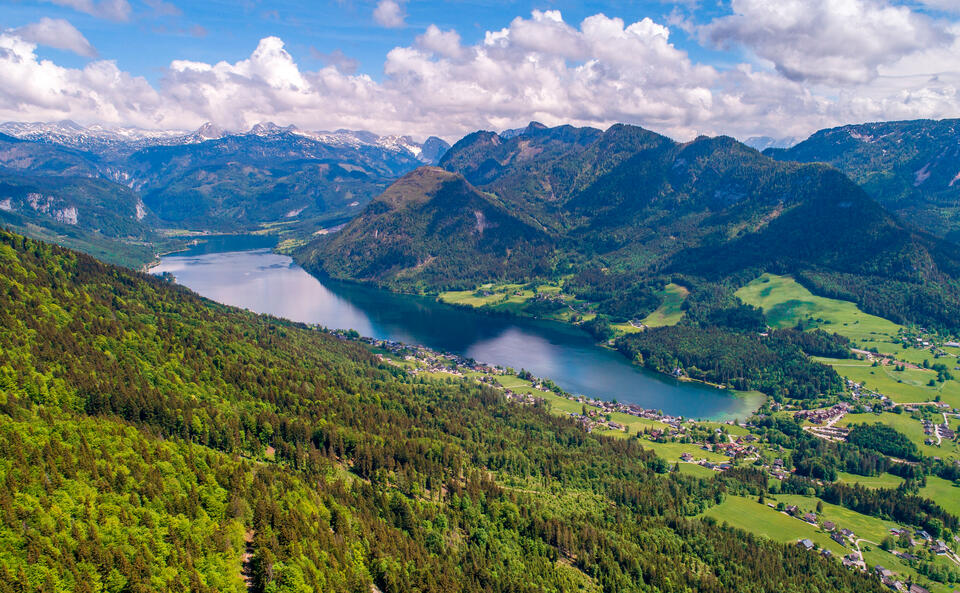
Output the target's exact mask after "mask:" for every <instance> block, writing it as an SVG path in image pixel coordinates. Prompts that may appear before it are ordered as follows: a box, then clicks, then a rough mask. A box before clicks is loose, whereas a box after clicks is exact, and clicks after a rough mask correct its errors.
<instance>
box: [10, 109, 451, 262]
mask: <svg viewBox="0 0 960 593" xmlns="http://www.w3.org/2000/svg"><path fill="white" fill-rule="evenodd" d="M0 132H5V133H0V172H2V173H3V174H4V175H5V177H4V179H5V180H6V181H7V182H9V183H10V184H11V187H17V188H19V189H17V190H16V191H14V192H13V193H11V194H10V195H7V196H4V197H0V203H2V204H4V205H5V206H4V208H3V211H4V212H6V214H5V215H3V216H4V220H6V221H7V222H8V224H12V225H14V226H15V227H16V228H17V229H18V230H20V231H22V232H27V233H32V234H34V235H35V236H42V237H43V238H46V239H54V240H56V238H57V237H59V236H63V237H65V238H64V240H65V241H66V242H67V243H68V244H69V245H71V246H73V247H77V248H80V249H89V250H90V251H91V252H95V253H97V255H98V256H101V257H107V258H108V259H110V260H111V261H124V263H127V262H130V261H133V262H136V263H138V264H142V263H145V262H146V261H149V260H150V259H152V257H153V251H154V250H153V249H150V248H149V246H144V245H141V244H140V243H144V242H149V241H150V240H151V239H150V237H149V234H150V233H149V232H147V231H148V230H153V229H157V228H187V229H190V230H205V231H224V232H245V231H250V230H259V229H261V228H262V225H265V224H269V225H273V226H274V227H275V228H276V229H280V230H282V231H283V232H285V233H287V235H289V236H290V237H295V238H299V237H309V236H310V234H311V233H313V232H314V231H316V230H317V228H318V227H323V226H331V225H334V224H337V223H339V222H343V221H345V220H348V219H349V218H350V217H352V216H353V215H354V214H355V213H356V212H358V211H359V209H360V207H362V206H363V205H365V204H366V203H367V202H369V201H370V200H371V199H372V198H373V196H375V195H377V194H379V193H380V192H381V191H383V190H384V189H385V188H386V187H387V186H388V185H389V184H390V183H391V182H392V181H394V180H395V179H397V178H398V177H400V176H401V175H403V174H405V173H407V172H409V171H411V170H412V169H414V168H416V167H417V166H420V165H422V164H424V163H427V164H432V163H435V162H436V161H437V160H438V159H439V158H440V157H441V156H442V155H443V154H444V152H446V150H447V149H448V148H449V145H447V144H446V143H445V142H444V141H443V140H441V139H439V138H435V137H431V138H428V139H427V140H426V141H425V142H424V143H423V144H420V143H417V142H415V141H414V140H413V139H412V138H410V137H409V136H378V135H376V134H373V133H371V132H362V131H350V130H337V131H336V132H305V131H301V130H298V129H297V128H296V127H294V126H279V125H277V124H274V123H272V122H262V123H258V124H256V125H255V126H253V127H252V128H251V129H250V130H249V131H247V132H245V133H233V132H228V131H226V130H224V129H222V128H220V127H218V126H216V125H215V124H212V123H206V124H204V125H203V126H201V127H200V128H199V129H198V130H196V131H195V132H192V133H185V132H160V131H151V130H139V129H134V128H118V129H107V128H103V127H98V126H91V127H83V126H79V125H77V124H76V123H74V122H70V121H64V122H57V123H16V122H7V123H5V124H2V125H0ZM24 176H26V177H24ZM41 177H44V178H46V177H49V178H50V179H40V178H41ZM28 178H29V179H28ZM54 178H57V179H54ZM67 178H70V179H69V180H67ZM30 184H33V185H32V186H31V185H30ZM33 186H36V187H35V188H34V189H30V187H33ZM40 186H42V188H41V187H40ZM81 186H82V189H78V188H80V187H81ZM58 188H59V193H58V191H54V190H57V189H58ZM40 189H42V190H43V191H42V192H41V191H40ZM11 191H13V190H11ZM44 192H46V193H44ZM71 192H72V193H71ZM29 193H43V195H45V196H48V197H50V199H51V200H55V201H56V200H59V201H58V202H56V204H54V203H53V202H51V205H49V206H44V207H43V208H34V207H32V206H29V207H28V206H25V204H26V203H27V202H24V199H25V198H24V197H23V196H25V195H26V194H29ZM68 193H71V195H72V196H73V197H72V198H69V196H67V194H68ZM94 196H96V197H97V200H93V199H92V197H94ZM6 198H9V200H8V201H3V200H5V199H6ZM68 198H69V199H68ZM71 200H72V201H71ZM74 202H76V203H74ZM74 210H76V211H77V216H73V215H72V213H73V212H74ZM61 211H62V212H65V213H67V214H68V215H61V214H58V213H60V212H61ZM11 212H17V213H18V214H17V216H18V218H16V219H13V218H11V217H13V216H14V215H12V214H10V213H11ZM51 213H52V214H51ZM58 218H60V219H62V220H58ZM107 219H111V220H107ZM121 219H122V220H123V221H127V222H129V221H131V220H132V221H134V222H135V223H137V224H136V225H134V226H133V227H131V226H130V225H129V224H125V223H124V224H121V222H122V220H121ZM34 223H36V224H39V225H40V227H41V228H42V229H45V230H43V232H39V231H36V232H35V231H34V230H32V228H33V227H31V226H29V225H30V224H34ZM64 224H66V225H67V226H68V227H69V228H66V229H65V228H64V226H63V225H64ZM53 227H56V228H53ZM65 231H66V232H65ZM89 232H92V233H94V235H93V236H91V237H90V239H91V240H92V241H93V243H102V242H106V243H109V242H110V241H111V240H112V239H111V238H113V239H118V238H131V239H135V241H136V242H137V243H131V242H126V241H119V242H115V244H114V245H113V248H110V247H109V246H108V245H106V243H105V244H102V245H98V246H97V247H96V248H94V247H92V246H91V243H90V242H84V241H73V242H70V241H69V240H68V238H67V235H69V236H79V235H81V234H84V233H89ZM131 250H133V251H135V252H136V253H129V254H127V255H130V256H131V257H130V258H127V257H126V256H125V255H124V252H125V251H131Z"/></svg>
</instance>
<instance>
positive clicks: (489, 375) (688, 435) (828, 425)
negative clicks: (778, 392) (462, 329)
mask: <svg viewBox="0 0 960 593" xmlns="http://www.w3.org/2000/svg"><path fill="white" fill-rule="evenodd" d="M332 333H333V334H334V335H337V336H339V337H341V338H343V339H349V340H355V341H359V342H362V343H365V344H367V345H369V346H371V347H372V348H373V349H374V352H375V353H377V356H378V357H379V358H380V359H381V360H384V361H387V362H390V363H393V364H403V366H405V367H406V368H407V370H408V371H409V372H411V373H412V374H420V373H425V374H431V375H437V374H447V375H450V376H451V377H461V378H466V377H473V378H474V379H475V380H477V381H478V382H480V383H483V384H486V385H490V386H491V387H494V388H497V389H500V390H501V391H502V392H503V393H504V396H505V397H506V398H507V399H509V400H512V401H516V402H519V403H523V404H528V405H535V404H543V403H545V402H547V401H548V397H547V396H546V395H547V394H551V395H552V396H554V397H563V398H566V399H569V400H571V401H573V402H576V403H579V404H581V411H580V412H575V411H568V412H566V413H567V414H568V415H569V416H571V417H572V418H574V419H575V420H576V421H577V422H578V423H579V424H580V425H581V426H582V427H583V429H584V430H586V431H588V432H592V431H594V430H597V429H600V430H615V431H627V432H628V431H629V427H628V426H626V425H625V424H622V423H619V422H615V421H613V420H611V419H610V416H611V414H614V413H620V414H627V415H629V416H633V417H636V418H640V419H645V420H650V421H654V422H657V423H660V424H661V425H662V427H658V428H646V429H644V432H643V436H645V437H647V438H649V439H650V440H651V441H652V443H651V444H653V442H666V440H667V439H671V440H682V441H684V442H688V443H690V444H692V445H694V446H696V447H698V448H699V449H701V450H703V451H705V452H710V453H713V454H719V455H722V456H726V457H729V459H730V461H728V462H718V461H710V460H708V459H696V458H695V456H694V454H692V453H690V452H684V453H682V454H681V455H680V460H679V462H680V463H689V464H694V465H699V466H701V467H703V468H705V469H707V470H712V471H715V472H723V471H726V470H728V469H730V468H732V467H734V464H735V463H737V462H750V461H753V462H755V465H758V466H759V467H762V468H763V469H764V470H765V471H767V473H768V474H769V475H770V476H771V477H773V478H776V479H778V480H783V479H785V478H787V477H788V475H789V473H790V471H791V470H789V469H787V468H786V467H785V463H784V460H783V459H780V458H776V459H773V461H772V462H771V463H767V461H766V460H765V459H764V456H763V454H762V451H761V447H760V445H761V444H760V442H759V439H758V438H757V437H756V436H755V435H754V434H751V433H749V432H748V431H749V429H750V428H751V424H750V422H746V423H743V424H739V423H738V422H736V421H732V420H731V421H727V422H725V423H723V424H726V425H729V426H731V427H732V426H734V425H736V426H739V427H741V428H743V429H746V431H745V432H746V434H739V435H736V436H735V435H733V434H731V433H729V432H728V431H727V430H725V429H722V428H719V427H716V428H713V427H715V425H716V424H718V423H716V422H710V423H698V422H697V421H696V420H693V419H685V418H683V417H681V416H672V415H670V414H665V413H663V411H662V410H651V409H645V408H643V407H641V406H638V405H635V404H624V403H618V402H610V401H603V400H597V399H592V398H588V397H585V396H583V395H572V394H569V393H566V392H564V391H563V390H562V389H560V388H559V387H557V386H556V385H555V384H553V382H552V381H550V380H548V379H540V378H538V377H535V376H533V375H531V374H530V373H529V372H526V371H522V370H521V371H519V372H517V371H515V370H514V369H511V368H506V367H502V366H499V365H488V364H484V363H481V362H478V361H476V360H473V359H469V358H466V357H463V356H459V355H456V354H451V353H444V352H437V351H435V350H432V349H430V348H426V347H423V346H412V345H409V344H404V343H401V342H395V341H391V340H378V339H374V338H367V337H360V336H359V334H357V333H356V332H352V331H351V332H345V331H342V330H336V331H333V332H332ZM378 350H379V351H381V352H377V351H378ZM506 377H512V378H515V379H519V380H520V383H518V384H517V385H515V386H514V388H510V387H506V386H505V385H504V384H503V380H504V379H505V378H506ZM510 383H513V381H510ZM520 385H523V387H524V388H527V389H529V391H519V389H520V388H521V387H520ZM848 387H849V390H850V394H851V399H852V403H851V402H846V401H844V402H840V403H837V404H835V405H833V406H830V407H826V408H820V409H808V410H797V411H795V412H794V413H793V416H794V418H795V419H796V420H797V421H799V422H802V423H803V424H804V430H807V431H809V432H810V433H811V434H813V435H815V436H817V437H819V438H822V439H826V440H834V441H839V440H844V439H845V438H846V435H847V433H848V432H849V429H847V428H844V427H840V426H835V425H836V423H837V422H838V421H839V420H841V419H842V418H843V417H844V416H845V415H846V414H848V413H853V412H855V411H857V409H858V408H859V409H861V410H862V409H863V408H865V407H866V408H867V409H871V410H874V409H876V410H884V411H889V410H891V409H893V408H895V407H896V406H898V405H901V404H896V403H894V402H893V401H891V400H890V398H888V397H886V396H884V395H882V394H880V393H877V392H874V391H870V390H867V389H865V388H863V386H862V385H860V384H857V383H854V382H852V381H848ZM536 391H539V392H542V393H544V396H539V395H537V394H536V393H535V392H536ZM921 405H934V406H936V407H937V411H938V412H939V413H942V414H943V418H944V424H942V425H941V424H932V423H931V422H930V421H928V420H925V421H924V430H925V432H926V434H928V435H930V439H929V440H928V444H932V443H934V442H936V443H939V442H940V441H941V440H948V439H954V438H956V435H955V434H954V431H952V430H951V429H950V428H949V426H948V425H947V421H946V417H947V416H948V415H955V416H957V417H960V410H956V409H950V406H949V405H947V404H945V403H941V402H930V403H929V404H911V405H903V410H904V411H906V412H915V411H917V409H918V406H921ZM771 407H772V409H773V411H776V412H779V411H784V412H789V411H790V408H791V406H790V405H782V404H777V403H773V404H772V405H771ZM701 424H704V425H709V426H710V427H712V428H713V429H712V430H704V427H702V426H700V425H701ZM738 432H739V431H738ZM705 434H709V435H710V436H709V437H708V438H704V436H703V435H705ZM694 435H696V436H694ZM637 436H640V435H637ZM654 448H655V447H654ZM766 504H767V506H768V507H770V508H773V509H775V510H777V511H779V512H781V513H783V514H785V515H787V516H790V517H793V518H795V519H797V520H798V521H802V522H804V523H807V524H810V525H812V526H814V527H819V528H820V529H822V530H823V531H824V532H825V533H826V534H828V535H829V537H830V539H832V540H833V541H835V542H836V543H838V544H839V545H841V546H844V547H845V548H848V549H850V553H849V554H846V555H845V556H843V558H842V559H841V560H842V562H843V565H844V566H846V567H849V568H851V569H855V570H863V571H869V570H872V571H873V572H874V573H875V574H876V576H877V578H878V579H880V580H881V582H883V583H884V584H885V585H887V586H888V587H889V588H890V589H891V590H895V591H904V592H907V593H927V589H925V588H923V587H921V586H920V585H917V584H914V583H905V582H903V581H902V580H899V579H898V578H897V577H898V575H897V574H896V573H894V572H892V571H890V570H888V569H886V568H884V567H883V566H874V567H872V568H870V567H868V566H867V564H866V562H865V561H864V558H863V553H862V552H861V550H860V543H861V542H866V543H871V544H875V545H876V542H868V541H867V540H865V539H863V538H859V537H858V536H857V534H856V533H855V532H854V531H853V530H851V529H848V528H844V527H841V526H840V525H837V524H836V523H835V522H833V521H828V520H824V519H823V518H822V517H820V516H818V514H817V513H812V512H803V511H802V510H801V509H799V508H798V507H797V506H796V505H784V504H783V503H779V504H777V505H774V504H772V503H770V502H768V503H766ZM890 535H891V536H892V537H898V538H901V539H903V538H907V539H909V541H910V543H911V545H912V546H919V547H921V548H925V549H927V550H928V551H929V552H930V553H931V554H935V555H938V556H945V557H947V558H948V559H950V560H951V561H952V562H954V563H956V564H957V565H958V566H960V556H958V555H957V553H956V552H955V551H954V550H952V549H951V548H950V547H949V546H948V545H947V543H946V542H944V541H942V540H936V539H934V538H933V537H932V536H931V535H930V534H928V533H927V532H925V531H923V530H919V529H918V530H907V529H905V528H892V529H890ZM797 545H798V546H801V547H803V548H805V549H807V550H811V551H814V550H817V549H819V553H821V554H823V555H824V556H828V557H829V556H832V552H831V551H830V550H828V549H826V548H822V549H820V548H819V546H818V545H817V544H815V543H814V542H813V541H812V540H810V539H808V538H805V539H800V540H798V541H797ZM892 553H893V554H894V555H896V556H898V557H900V559H901V560H904V561H910V560H911V554H909V553H907V552H899V551H896V550H893V551H892Z"/></svg>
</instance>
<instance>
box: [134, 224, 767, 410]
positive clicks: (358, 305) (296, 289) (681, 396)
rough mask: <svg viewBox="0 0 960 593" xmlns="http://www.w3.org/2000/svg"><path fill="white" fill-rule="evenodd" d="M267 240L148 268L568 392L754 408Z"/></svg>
mask: <svg viewBox="0 0 960 593" xmlns="http://www.w3.org/2000/svg"><path fill="white" fill-rule="evenodd" d="M264 245H266V243H263V244H261V245H257V244H255V243H254V244H253V245H251V243H250V241H249V240H244V241H238V242H231V240H229V239H220V240H214V241H210V242H208V243H205V244H201V245H199V246H196V247H194V248H191V250H189V251H186V252H181V253H177V254H173V255H169V256H166V257H164V258H162V260H161V263H160V265H159V266H157V267H155V268H154V269H153V270H152V271H153V272H154V273H162V272H170V273H171V274H173V275H174V276H175V277H176V279H177V282H178V283H180V284H182V285H184V286H187V287H189V288H190V289H192V290H194V291H195V292H197V293H199V294H201V295H203V296H205V297H207V298H210V299H212V300H215V301H218V302H221V303H224V304H227V305H233V306H237V307H242V308H245V309H249V310H251V311H255V312H258V313H269V314H271V315H275V316H278V317H284V318H287V319H291V320H293V321H300V322H304V323H317V324H320V325H323V326H326V327H329V328H336V329H355V330H357V331H358V332H360V334H361V335H365V336H371V337H374V338H378V339H388V340H396V341H400V342H405V343H409V344H418V345H422V346H426V347H428V348H432V349H435V350H441V351H445V352H452V353H456V354H460V355H463V356H467V357H471V358H474V359H476V360H478V361H481V362H485V363H488V364H498V365H503V366H509V367H513V368H515V369H517V370H519V369H521V368H524V369H527V370H529V371H530V372H532V373H533V374H535V375H538V376H541V377H549V378H550V379H552V380H553V381H554V382H556V383H557V385H559V386H561V387H562V388H564V389H566V390H567V391H569V392H571V393H577V394H583V395H587V396H590V397H595V398H599V399H605V400H616V401H619V402H624V403H635V404H638V405H641V406H643V407H645V408H652V409H660V410H663V411H664V412H666V413H668V414H674V415H682V416H684V417H689V418H702V419H718V420H722V419H730V418H733V417H741V418H743V417H745V416H746V415H748V414H749V412H750V410H749V408H750V405H751V402H750V401H749V400H746V399H743V398H738V397H735V396H734V395H732V394H731V393H730V392H728V391H725V390H720V389H714V388H711V387H707V386H704V385H700V384H696V383H689V382H680V381H676V380H673V379H672V378H669V377H665V376H662V375H659V374H657V373H651V372H649V371H646V370H644V369H641V368H639V367H637V366H636V365H633V364H631V363H630V361H628V360H627V359H626V358H624V357H623V356H621V355H620V354H618V353H617V352H614V351H612V350H609V349H607V348H603V347H601V346H598V345H596V344H595V343H594V342H593V339H592V338H591V337H590V336H589V335H588V334H586V333H585V332H583V331H581V330H580V329H578V328H576V327H572V326H568V325H564V324H561V323H555V322H547V321H538V320H532V319H521V318H515V317H500V316H491V315H487V314H484V313H480V312H476V311H471V310H464V309H461V308H455V307H451V306H448V305H444V304H442V303H438V302H436V301H435V300H433V299H429V298H424V297H414V296H409V295H398V294H393V293H390V292H387V291H382V290H377V289H374V288H370V287H365V286H358V285H354V284H347V283H341V282H334V281H330V280H323V281H321V280H318V279H317V278H315V277H314V276H311V275H310V274H308V273H307V272H306V271H304V270H303V269H302V268H300V267H299V266H298V265H296V264H295V263H294V262H293V260H292V259H291V258H289V257H287V256H285V255H278V254H276V253H272V252H271V251H270V249H269V247H265V246H264ZM251 246H254V247H261V248H257V249H249V247H251ZM241 248H242V249H241ZM752 403H753V405H756V402H755V401H754V402H752Z"/></svg>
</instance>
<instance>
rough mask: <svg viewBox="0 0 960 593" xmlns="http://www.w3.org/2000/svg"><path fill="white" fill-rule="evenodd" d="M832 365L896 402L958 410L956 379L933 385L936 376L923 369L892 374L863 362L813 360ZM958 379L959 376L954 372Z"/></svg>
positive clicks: (959, 390) (959, 391)
mask: <svg viewBox="0 0 960 593" xmlns="http://www.w3.org/2000/svg"><path fill="white" fill-rule="evenodd" d="M815 360H817V361H819V362H822V363H824V364H828V365H830V366H832V367H833V368H834V369H835V370H836V371H837V373H838V374H839V375H840V376H841V377H846V378H848V379H850V380H852V381H856V382H857V383H861V384H863V385H864V386H866V387H867V389H870V390H873V391H877V392H879V393H882V394H883V395H886V396H887V397H889V398H890V399H892V400H893V401H895V402H897V403H920V402H932V401H935V400H936V399H937V398H938V397H939V398H940V401H943V402H945V403H948V404H950V405H951V406H952V407H960V382H957V381H956V380H949V381H944V382H943V383H936V382H935V383H934V385H933V386H931V385H930V384H929V383H930V379H936V378H937V373H936V372H934V371H931V370H927V369H905V370H903V371H895V370H894V366H893V365H878V366H873V363H872V362H870V361H867V360H844V359H836V358H815ZM958 376H960V373H958Z"/></svg>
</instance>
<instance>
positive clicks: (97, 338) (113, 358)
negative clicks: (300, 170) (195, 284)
mask: <svg viewBox="0 0 960 593" xmlns="http://www.w3.org/2000/svg"><path fill="white" fill-rule="evenodd" d="M0 467H2V468H3V469H2V471H3V484H4V487H3V488H0V513H2V521H0V540H2V541H3V542H5V543H4V545H3V546H2V547H0V591H4V593H5V592H6V591H21V590H23V591H43V590H64V591H124V590H129V591H156V592H159V593H165V592H167V591H188V590H190V591H229V592H235V593H242V592H244V591H332V592H335V593H341V592H342V593H347V592H358V591H372V590H379V591H385V592H387V591H389V592H397V593H407V592H413V591H420V592H423V593H439V592H446V591H455V590H456V591H477V592H482V591H568V590H577V591H579V590H583V591H601V590H613V591H648V590H649V591H666V590H684V591H717V592H720V591H773V590H783V591H821V592H823V593H833V592H838V593H839V592H842V591H861V592H864V593H875V592H876V593H878V592H879V591H881V590H882V587H881V584H880V583H879V582H878V581H876V579H875V578H874V577H871V576H869V575H867V574H866V573H861V572H860V571H851V570H847V569H846V568H844V567H843V566H841V564H840V563H839V562H837V561H836V560H834V559H828V558H825V557H823V556H822V555H821V554H817V553H811V552H808V551H806V550H803V549H801V548H800V547H799V546H797V545H795V544H793V543H789V544H788V543H777V542H775V541H772V540H770V539H767V538H760V537H756V536H753V535H748V534H746V533H745V532H743V531H740V530H737V529H733V528H731V527H728V526H726V525H723V526H721V525H719V524H718V523H717V522H716V521H715V520H711V519H709V518H707V519H701V518H698V517H699V516H700V515H701V514H702V513H703V512H704V511H705V510H708V509H710V508H711V507H714V506H715V505H716V504H718V503H719V502H721V501H722V500H723V499H724V498H725V497H729V496H732V495H733V494H735V493H742V494H750V495H751V496H752V495H753V493H754V492H756V489H755V480H753V477H759V478H760V479H762V480H763V485H762V487H765V486H766V477H765V476H764V475H763V474H757V473H751V470H749V469H746V468H740V469H739V470H738V471H731V472H726V474H724V475H723V476H720V475H718V477H716V478H713V477H711V478H708V479H699V478H695V477H693V476H688V475H684V474H683V473H681V472H680V471H673V472H670V471H668V469H669V468H668V464H666V463H665V462H664V461H663V460H662V459H659V458H657V457H655V456H654V454H653V453H652V452H651V451H650V450H648V449H644V448H641V446H640V445H639V444H638V443H637V441H636V440H635V439H615V438H609V437H604V436H598V435H596V434H591V433H589V432H587V431H585V430H584V429H583V428H581V427H580V426H579V425H578V424H577V423H576V422H575V421H574V420H573V419H571V418H568V417H561V416H559V415H554V414H552V413H550V411H549V410H548V409H547V407H546V406H543V405H525V404H521V403H519V402H512V401H510V400H508V399H506V398H505V397H504V395H503V392H502V391H500V390H497V389H494V388H493V387H490V386H487V385H484V384H481V383H479V382H477V381H475V380H472V379H465V378H464V379H457V378H453V377H451V378H449V379H444V380H438V379H433V378H431V377H430V376H429V375H428V374H421V375H414V374H412V373H409V372H407V371H406V370H405V367H403V366H399V365H394V364H390V363H389V362H387V361H384V360H383V359H381V358H380V357H379V356H377V355H375V354H374V353H373V352H371V351H370V350H369V349H367V347H365V346H364V345H363V344H361V343H359V342H354V341H346V340H342V339H340V338H338V337H337V336H335V335H332V334H329V333H326V332H323V331H318V330H316V329H313V328H309V327H307V326H304V325H301V324H294V323H290V322H286V321H282V320H278V319H276V318H272V317H268V316H257V315H254V314H252V313H249V312H246V311H241V310H238V309H234V308H230V307H225V306H221V305H217V304H215V303H212V302H210V301H208V300H205V299H202V298H200V297H198V296H197V295H195V294H193V293H191V292H189V291H188V290H185V289H183V288H182V287H179V286H176V285H172V284H170V283H167V282H166V281H164V280H161V279H159V278H154V277H149V276H145V275H141V274H137V273H134V272H131V271H129V270H125V269H122V268H117V267H112V266H108V265H104V264H102V263H100V262H98V261H96V260H94V259H92V258H90V257H88V256H85V255H83V254H80V253H75V252H71V251H68V250H65V249H62V248H60V247H57V246H53V245H50V244H45V243H42V242H38V241H34V240H30V239H25V238H24V237H22V236H18V235H15V234H12V233H9V232H6V231H2V230H0ZM738 472H739V473H738ZM744 500H746V499H744ZM690 567H696V570H691V569H690Z"/></svg>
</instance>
